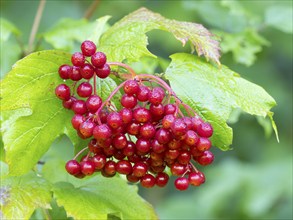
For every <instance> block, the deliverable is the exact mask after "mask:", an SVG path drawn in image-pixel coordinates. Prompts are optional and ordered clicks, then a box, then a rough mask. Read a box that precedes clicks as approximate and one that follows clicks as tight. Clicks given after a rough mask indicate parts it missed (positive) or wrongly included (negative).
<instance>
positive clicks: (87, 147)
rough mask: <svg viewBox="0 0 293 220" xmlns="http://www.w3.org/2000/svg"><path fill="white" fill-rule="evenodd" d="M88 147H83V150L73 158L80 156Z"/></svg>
mask: <svg viewBox="0 0 293 220" xmlns="http://www.w3.org/2000/svg"><path fill="white" fill-rule="evenodd" d="M87 149H88V147H85V148H83V149H82V150H81V151H79V152H78V153H77V154H76V155H75V156H74V158H73V160H76V158H78V156H79V155H81V154H82V153H83V152H84V151H85V150H87Z"/></svg>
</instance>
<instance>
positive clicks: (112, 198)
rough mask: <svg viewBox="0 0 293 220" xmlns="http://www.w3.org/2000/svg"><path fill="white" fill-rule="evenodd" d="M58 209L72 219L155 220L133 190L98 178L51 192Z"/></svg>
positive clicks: (118, 181)
mask: <svg viewBox="0 0 293 220" xmlns="http://www.w3.org/2000/svg"><path fill="white" fill-rule="evenodd" d="M53 192H54V197H55V199H56V201H57V203H58V205H59V206H64V208H65V210H66V212H67V215H68V216H70V217H73V218H74V219H107V217H108V216H111V215H113V216H116V217H119V218H121V219H157V218H158V217H157V216H156V214H155V213H154V210H153V208H152V207H151V205H150V204H149V203H147V202H146V201H144V200H143V199H142V198H140V197H139V196H138V194H137V187H136V186H130V185H128V184H127V183H126V182H125V181H124V180H123V179H121V178H120V177H118V176H116V177H112V178H110V179H109V178H108V179H107V178H104V177H102V176H100V175H97V176H95V177H90V178H87V179H84V180H83V184H82V185H81V186H79V187H75V186H74V185H72V184H70V183H67V182H59V183H56V184H55V185H54V188H53Z"/></svg>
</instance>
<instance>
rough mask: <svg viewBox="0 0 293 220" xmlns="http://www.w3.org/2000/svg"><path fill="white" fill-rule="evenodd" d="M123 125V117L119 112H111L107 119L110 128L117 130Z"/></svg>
mask: <svg viewBox="0 0 293 220" xmlns="http://www.w3.org/2000/svg"><path fill="white" fill-rule="evenodd" d="M122 123H123V121H122V117H121V115H120V114H119V113H118V112H111V113H110V114H109V115H108V117H107V124H108V125H109V127H110V128H113V129H117V128H118V127H120V126H121V125H122Z"/></svg>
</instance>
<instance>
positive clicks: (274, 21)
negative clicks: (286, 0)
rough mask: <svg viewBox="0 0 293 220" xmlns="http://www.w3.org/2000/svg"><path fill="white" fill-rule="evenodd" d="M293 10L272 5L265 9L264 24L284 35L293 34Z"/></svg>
mask: <svg viewBox="0 0 293 220" xmlns="http://www.w3.org/2000/svg"><path fill="white" fill-rule="evenodd" d="M292 17H293V9H292V2H291V7H290V6H289V5H288V6H285V5H274V6H271V7H269V8H267V10H266V13H265V23H266V24H267V25H269V26H272V27H274V28H276V29H278V30H280V31H283V32H285V33H293V21H292Z"/></svg>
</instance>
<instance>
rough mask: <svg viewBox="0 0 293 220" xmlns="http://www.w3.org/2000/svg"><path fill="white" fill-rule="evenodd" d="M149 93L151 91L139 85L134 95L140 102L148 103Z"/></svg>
mask: <svg viewBox="0 0 293 220" xmlns="http://www.w3.org/2000/svg"><path fill="white" fill-rule="evenodd" d="M150 91H151V90H150V89H149V88H148V87H147V86H144V85H140V86H139V89H138V91H137V94H136V97H137V100H138V101H140V102H146V101H148V100H149V93H150Z"/></svg>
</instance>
